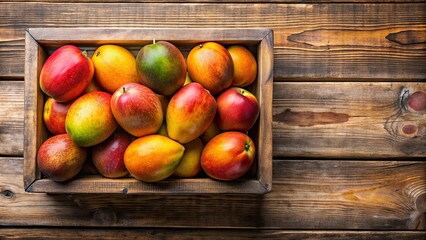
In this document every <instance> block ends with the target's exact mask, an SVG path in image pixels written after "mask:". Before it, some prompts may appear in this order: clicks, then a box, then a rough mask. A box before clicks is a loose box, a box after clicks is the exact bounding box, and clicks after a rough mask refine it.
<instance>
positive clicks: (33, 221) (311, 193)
mask: <svg viewBox="0 0 426 240" xmlns="http://www.w3.org/2000/svg"><path fill="white" fill-rule="evenodd" d="M0 166H7V168H6V167H2V168H0V190H1V191H0V216H2V217H1V218H0V225H2V226H64V227H66V226H73V227H88V226H93V227H101V226H119V227H160V226H161V227H186V228H205V227H208V228H265V229H382V230H383V229H393V230H397V229H411V230H414V229H417V230H424V229H426V224H425V223H426V221H425V219H424V218H425V212H426V205H425V204H426V202H425V199H426V174H425V172H426V162H420V161H418V162H415V161H384V162H382V161H314V160H298V161H297V160H288V161H274V164H273V190H272V192H271V193H269V194H267V195H265V196H257V195H188V196H161V195H148V196H137V195H123V194H113V195H106V194H95V195H90V194H73V195H71V194H69V195H48V194H37V193H26V192H24V190H23V182H22V158H18V157H16V158H12V157H7V158H5V157H3V158H0Z"/></svg>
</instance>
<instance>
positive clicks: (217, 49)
mask: <svg viewBox="0 0 426 240" xmlns="http://www.w3.org/2000/svg"><path fill="white" fill-rule="evenodd" d="M186 61H187V64H188V74H189V77H190V79H191V80H192V81H193V82H198V83H200V84H201V85H203V87H205V88H206V89H207V90H209V91H210V93H211V94H213V95H216V94H218V93H219V92H221V91H223V90H225V89H226V88H228V87H230V86H231V84H232V80H233V78H234V62H233V61H232V57H231V55H230V54H229V52H228V50H226V48H224V47H223V46H222V45H220V44H219V43H216V42H206V43H202V44H199V45H197V46H195V47H194V48H193V49H192V50H191V51H190V52H189V54H188V58H187V59H186Z"/></svg>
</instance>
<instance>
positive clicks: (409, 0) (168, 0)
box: [0, 0, 424, 3]
mask: <svg viewBox="0 0 426 240" xmlns="http://www.w3.org/2000/svg"><path fill="white" fill-rule="evenodd" d="M25 1H26V0H1V1H0V2H25ZM32 2H48V3H70V2H75V3H93V2H105V3H211V2H212V1H211V0H102V1H96V0H72V1H67V0H35V1H32ZM215 2H216V3H247V2H251V3H377V2H378V1H377V0H361V1H360V0H303V1H300V0H250V1H248V0H216V1H215ZM380 2H381V3H417V2H419V3H423V2H424V0H380Z"/></svg>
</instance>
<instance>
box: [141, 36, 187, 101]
mask: <svg viewBox="0 0 426 240" xmlns="http://www.w3.org/2000/svg"><path fill="white" fill-rule="evenodd" d="M136 67H137V70H138V73H139V76H140V77H141V83H142V84H143V85H145V86H147V87H149V88H150V89H151V90H153V91H154V92H155V93H158V94H161V95H166V96H170V95H172V94H173V93H175V92H176V90H178V89H179V88H180V87H182V86H183V84H184V82H185V78H186V63H185V58H184V56H183V55H182V53H181V52H180V50H179V49H178V48H177V47H176V46H174V45H173V44H171V43H169V42H166V41H159V42H156V43H153V44H148V45H145V46H144V47H142V48H141V49H140V50H139V52H138V55H137V56H136Z"/></svg>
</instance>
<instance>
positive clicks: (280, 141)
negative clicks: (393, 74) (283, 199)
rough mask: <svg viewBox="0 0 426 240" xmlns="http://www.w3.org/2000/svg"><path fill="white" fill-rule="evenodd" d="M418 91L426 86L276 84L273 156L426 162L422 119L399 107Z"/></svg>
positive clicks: (425, 124)
mask: <svg viewBox="0 0 426 240" xmlns="http://www.w3.org/2000/svg"><path fill="white" fill-rule="evenodd" d="M417 91H422V92H426V83H424V82H423V83H420V82H417V83H400V82H398V83H389V82H380V83H361V82H356V83H354V82H345V83H329V82H321V83H319V82H318V83H315V82H303V83H300V82H295V83H278V84H275V86H274V98H273V99H274V101H273V102H274V107H273V109H274V110H273V111H274V113H273V119H274V125H273V136H274V141H273V142H274V147H273V149H274V156H275V157H279V158H285V157H300V156H303V157H309V156H311V157H314V158H315V157H324V158H354V157H356V158H367V159H368V158H369V159H374V158H395V157H401V158H402V157H425V156H426V148H425V146H426V114H425V113H424V112H421V113H416V112H409V111H407V110H406V106H405V104H403V103H401V102H405V100H404V99H405V96H406V95H411V94H413V93H414V92H417ZM411 127H412V128H413V131H408V130H410V129H407V128H411Z"/></svg>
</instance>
